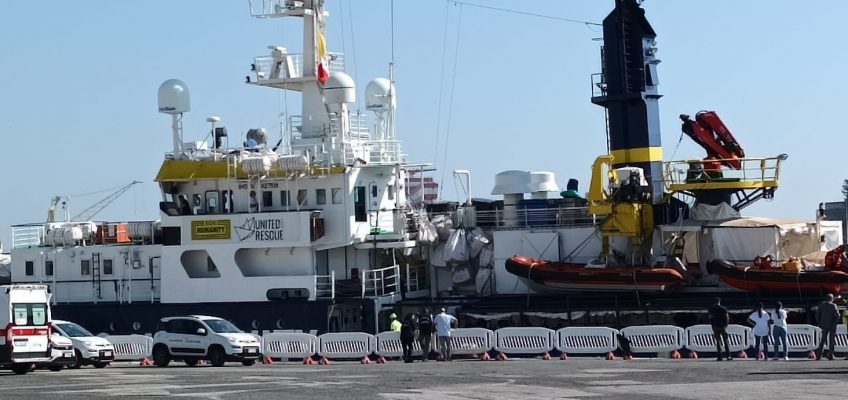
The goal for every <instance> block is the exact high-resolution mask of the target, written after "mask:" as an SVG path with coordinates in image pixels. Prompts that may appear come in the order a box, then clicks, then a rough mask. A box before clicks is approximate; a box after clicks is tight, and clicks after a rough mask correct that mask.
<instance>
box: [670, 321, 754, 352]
mask: <svg viewBox="0 0 848 400" xmlns="http://www.w3.org/2000/svg"><path fill="white" fill-rule="evenodd" d="M753 338H754V337H753V336H752V335H751V328H749V327H747V326H742V325H730V326H728V327H727V339H728V341H729V342H730V351H731V352H734V353H736V352H740V351H742V350H745V349H747V348H749V347H751V345H752V344H753ZM686 348H687V349H689V350H692V351H700V352H705V353H714V352H715V351H716V340H715V336H713V327H712V326H711V325H693V326H690V327H688V328H686Z"/></svg>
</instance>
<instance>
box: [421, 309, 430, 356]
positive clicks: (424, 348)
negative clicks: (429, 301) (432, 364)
mask: <svg viewBox="0 0 848 400" xmlns="http://www.w3.org/2000/svg"><path fill="white" fill-rule="evenodd" d="M432 337H433V316H432V315H430V310H428V309H426V308H425V309H424V312H423V313H422V314H421V315H420V316H419V317H418V344H419V345H421V361H427V359H428V358H429V357H430V339H432Z"/></svg>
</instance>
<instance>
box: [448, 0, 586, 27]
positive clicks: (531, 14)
mask: <svg viewBox="0 0 848 400" xmlns="http://www.w3.org/2000/svg"><path fill="white" fill-rule="evenodd" d="M447 1H448V2H449V3H454V4H459V5H464V6H469V7H477V8H483V9H486V10H492V11H500V12H505V13H511V14H519V15H525V16H528V17H536V18H545V19H552V20H556V21H563V22H571V23H575V24H581V25H586V26H603V24H600V23H597V22H591V21H581V20H579V19H571V18H562V17H556V16H553V15H545V14H536V13H531V12H527V11H519V10H511V9H508V8H500V7H492V6H484V5H482V4H475V3H468V2H465V1H459V0H447Z"/></svg>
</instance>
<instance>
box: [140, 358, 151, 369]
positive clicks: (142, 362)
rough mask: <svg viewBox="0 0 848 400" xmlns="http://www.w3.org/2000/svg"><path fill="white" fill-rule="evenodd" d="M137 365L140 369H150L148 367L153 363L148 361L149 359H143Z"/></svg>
mask: <svg viewBox="0 0 848 400" xmlns="http://www.w3.org/2000/svg"><path fill="white" fill-rule="evenodd" d="M138 365H140V366H142V367H150V366H153V361H152V360H150V359H149V358H147V357H145V358H144V359H143V360H141V363H139V364H138Z"/></svg>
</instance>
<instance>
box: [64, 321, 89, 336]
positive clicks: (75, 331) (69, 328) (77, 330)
mask: <svg viewBox="0 0 848 400" xmlns="http://www.w3.org/2000/svg"><path fill="white" fill-rule="evenodd" d="M56 326H58V327H59V329H61V330H62V332H65V333H66V334H67V335H68V336H70V337H86V336H94V335H93V334H92V333H91V332H89V331H88V330H86V329H85V328H83V327H81V326H79V325H77V324H75V323H72V322H69V323H67V324H56Z"/></svg>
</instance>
